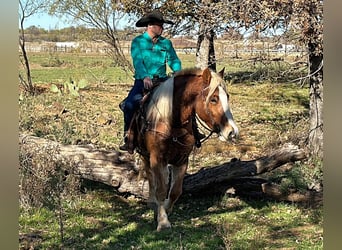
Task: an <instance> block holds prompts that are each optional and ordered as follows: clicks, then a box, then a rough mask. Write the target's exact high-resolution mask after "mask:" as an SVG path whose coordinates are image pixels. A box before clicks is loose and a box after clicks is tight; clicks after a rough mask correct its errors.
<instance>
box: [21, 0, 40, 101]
mask: <svg viewBox="0 0 342 250" xmlns="http://www.w3.org/2000/svg"><path fill="white" fill-rule="evenodd" d="M44 7H45V1H42V0H39V1H36V0H19V24H20V28H19V32H20V35H19V47H20V50H21V56H20V62H21V64H22V65H23V67H24V70H25V76H23V75H22V74H21V73H20V72H19V82H20V84H21V85H22V86H23V87H24V91H25V92H27V93H29V94H31V95H33V94H34V93H35V89H34V86H33V82H32V77H31V70H30V63H29V58H28V55H27V53H26V48H25V42H26V41H25V30H24V23H25V20H26V19H27V18H29V17H30V16H32V15H34V14H37V13H39V12H40V11H42V10H43V9H44Z"/></svg>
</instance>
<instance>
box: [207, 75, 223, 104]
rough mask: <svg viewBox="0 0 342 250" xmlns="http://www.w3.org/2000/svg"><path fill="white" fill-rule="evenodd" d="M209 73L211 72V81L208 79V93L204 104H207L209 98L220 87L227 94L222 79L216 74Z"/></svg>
mask: <svg viewBox="0 0 342 250" xmlns="http://www.w3.org/2000/svg"><path fill="white" fill-rule="evenodd" d="M210 72H211V79H210V84H209V92H208V95H207V98H206V104H208V102H209V98H210V97H211V95H212V94H213V93H214V92H215V90H216V89H217V88H218V87H219V86H221V87H222V88H223V89H224V91H225V92H227V89H226V85H225V84H224V81H223V79H222V77H220V76H219V75H218V74H217V73H215V72H213V71H210Z"/></svg>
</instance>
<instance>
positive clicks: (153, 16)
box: [135, 10, 174, 27]
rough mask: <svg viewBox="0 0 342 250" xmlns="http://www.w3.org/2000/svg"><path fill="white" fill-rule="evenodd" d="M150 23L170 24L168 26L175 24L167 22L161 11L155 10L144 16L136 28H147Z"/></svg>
mask: <svg viewBox="0 0 342 250" xmlns="http://www.w3.org/2000/svg"><path fill="white" fill-rule="evenodd" d="M149 23H168V24H174V22H172V21H170V20H165V19H164V18H163V15H162V13H160V11H159V10H153V11H152V12H150V13H148V14H146V15H144V16H143V17H142V18H140V19H139V20H138V21H137V23H136V24H135V26H137V27H146V26H147V25H148V24H149Z"/></svg>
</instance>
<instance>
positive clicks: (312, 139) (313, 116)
mask: <svg viewBox="0 0 342 250" xmlns="http://www.w3.org/2000/svg"><path fill="white" fill-rule="evenodd" d="M317 46H318V45H317V44H315V43H309V71H310V72H309V73H310V130H309V148H310V150H311V155H312V156H314V157H318V158H319V159H323V55H322V54H317V50H316V47H317Z"/></svg>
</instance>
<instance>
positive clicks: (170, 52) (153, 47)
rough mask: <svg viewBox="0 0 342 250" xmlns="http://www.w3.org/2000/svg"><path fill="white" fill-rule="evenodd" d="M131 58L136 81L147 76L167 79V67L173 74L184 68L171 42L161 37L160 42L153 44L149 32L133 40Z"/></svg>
mask: <svg viewBox="0 0 342 250" xmlns="http://www.w3.org/2000/svg"><path fill="white" fill-rule="evenodd" d="M131 56H132V59H133V66H134V69H135V74H134V78H135V79H144V78H145V77H147V76H149V77H150V78H151V79H152V78H153V76H154V75H158V76H159V77H160V78H163V77H167V74H166V65H169V67H170V68H171V69H172V71H173V72H176V71H179V70H181V68H182V64H181V61H180V60H179V58H178V56H177V54H176V51H175V49H174V48H173V45H172V43H171V41H170V40H169V39H166V38H165V37H162V36H160V37H159V38H158V41H157V42H156V43H155V44H153V43H152V39H151V37H150V36H149V35H148V33H147V32H145V33H143V34H141V35H139V36H137V37H135V38H134V39H133V41H132V44H131Z"/></svg>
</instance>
